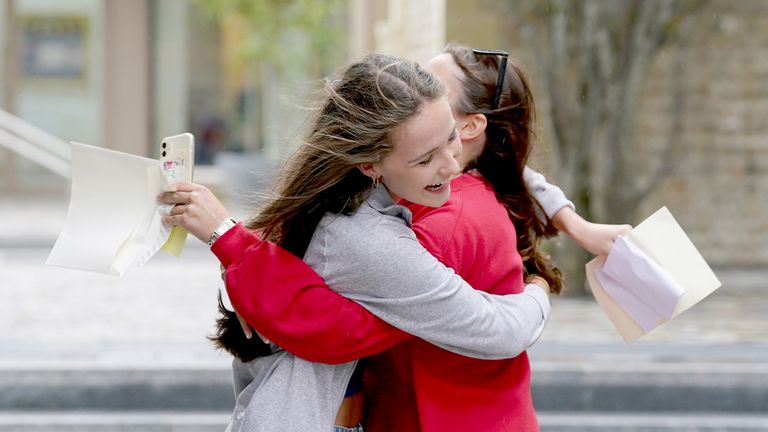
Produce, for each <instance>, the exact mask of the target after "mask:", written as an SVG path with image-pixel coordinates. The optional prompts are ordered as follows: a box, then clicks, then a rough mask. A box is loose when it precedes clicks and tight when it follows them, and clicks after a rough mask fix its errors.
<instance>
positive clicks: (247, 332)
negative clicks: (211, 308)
mask: <svg viewBox="0 0 768 432" xmlns="http://www.w3.org/2000/svg"><path fill="white" fill-rule="evenodd" d="M235 316H237V320H238V321H240V327H242V328H243V333H245V338H246V339H250V338H252V337H253V332H252V331H251V326H249V325H248V323H247V322H245V320H244V319H243V317H241V316H240V314H239V313H237V312H235Z"/></svg>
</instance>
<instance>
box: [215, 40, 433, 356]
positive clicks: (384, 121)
mask: <svg viewBox="0 0 768 432" xmlns="http://www.w3.org/2000/svg"><path fill="white" fill-rule="evenodd" d="M325 92H326V96H325V100H324V102H323V104H322V106H321V108H320V110H319V111H318V113H317V115H316V116H315V118H314V121H313V122H312V123H311V127H310V130H309V133H308V134H307V136H306V138H305V139H304V142H303V143H301V144H300V145H299V148H298V149H297V150H296V152H295V153H294V154H293V156H292V157H291V158H290V159H289V160H288V161H287V163H286V164H285V165H284V167H283V169H282V170H281V171H280V175H279V177H278V178H277V180H276V182H275V183H274V185H273V187H272V190H271V193H270V194H269V195H268V197H267V199H266V201H265V203H264V204H263V205H262V207H261V209H260V210H259V211H258V212H257V213H255V214H254V216H253V217H251V218H250V219H249V220H248V221H247V222H246V227H247V228H249V229H252V230H255V231H257V232H259V233H260V234H261V236H262V238H263V239H265V240H267V241H271V242H274V243H276V244H278V245H280V246H281V247H283V248H284V249H286V250H288V251H289V252H291V253H292V254H294V255H295V256H297V257H300V258H301V257H303V256H304V253H305V252H306V249H307V247H308V245H309V242H310V240H311V238H312V234H313V233H314V232H315V228H316V227H317V224H318V223H319V222H320V219H321V218H322V217H323V216H324V215H325V214H326V213H334V214H342V213H344V214H351V213H353V212H354V211H355V210H357V208H358V207H359V206H360V205H361V204H362V203H363V201H364V200H365V199H366V198H367V196H368V194H369V193H370V191H371V186H372V182H371V179H370V178H368V177H367V176H365V175H364V174H362V173H361V172H360V170H359V169H358V166H359V165H361V164H368V163H376V162H379V161H381V160H382V159H384V158H385V157H386V156H387V155H389V153H390V152H391V151H392V148H393V142H392V133H393V132H394V131H395V129H396V128H397V127H398V126H399V125H401V124H403V123H404V122H406V121H407V120H409V119H410V118H412V117H413V116H415V115H416V114H417V113H418V112H419V110H420V109H421V107H422V106H423V105H424V103H425V102H431V101H435V100H437V99H438V98H440V97H442V96H444V95H445V86H444V85H443V84H442V82H440V80H438V79H437V78H436V77H435V76H434V75H432V74H431V73H429V72H427V71H426V70H425V69H423V68H422V67H421V66H419V64H418V63H415V62H412V61H408V60H404V59H401V58H398V57H393V56H388V55H383V54H370V55H367V56H365V57H363V58H362V59H360V60H359V61H357V62H354V63H352V64H351V65H349V66H348V67H347V68H345V69H344V70H343V71H342V72H341V73H340V75H339V76H338V77H337V78H336V79H326V81H325ZM219 311H220V317H219V319H218V320H217V334H216V335H215V336H212V337H211V339H212V340H213V341H214V344H215V345H216V346H218V347H220V348H223V349H225V350H226V351H228V352H230V353H231V354H233V355H235V356H236V357H238V358H240V359H241V360H244V361H249V360H252V359H254V358H256V357H258V356H259V355H264V353H265V352H266V353H267V354H268V351H264V349H265V348H264V347H267V345H266V344H263V343H261V341H260V340H258V338H253V340H247V339H245V336H244V335H243V332H242V329H241V328H240V324H239V322H238V320H237V318H236V316H235V314H234V312H232V311H229V310H227V309H226V308H225V307H224V305H223V304H222V302H221V301H219ZM254 346H255V347H254Z"/></svg>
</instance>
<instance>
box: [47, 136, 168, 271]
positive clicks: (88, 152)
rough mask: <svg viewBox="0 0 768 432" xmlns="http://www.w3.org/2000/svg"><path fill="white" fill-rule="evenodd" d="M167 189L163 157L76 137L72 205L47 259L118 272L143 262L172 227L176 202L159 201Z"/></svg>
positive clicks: (160, 243) (69, 265) (94, 269)
mask: <svg viewBox="0 0 768 432" xmlns="http://www.w3.org/2000/svg"><path fill="white" fill-rule="evenodd" d="M166 190H170V186H169V184H168V181H167V180H166V178H165V176H164V175H163V174H162V172H161V170H160V162H159V161H158V160H156V159H149V158H145V157H141V156H135V155H131V154H128V153H123V152H119V151H115V150H109V149H105V148H101V147H94V146H89V145H86V144H80V143H72V184H71V195H70V202H69V209H68V211H67V217H66V221H65V222H64V227H63V229H62V231H61V233H60V234H59V237H58V239H57V240H56V243H55V244H54V246H53V249H52V250H51V253H50V255H49V256H48V260H47V261H46V264H49V265H56V266H62V267H70V268H76V269H81V270H88V271H93V272H97V273H106V274H112V275H118V276H119V275H123V274H125V273H126V272H127V271H129V270H132V269H136V268H139V267H141V266H142V265H143V264H145V263H146V262H147V261H148V260H149V259H150V258H151V257H152V256H153V255H154V254H155V253H156V252H157V251H158V250H160V248H161V247H162V246H163V245H164V244H166V241H167V240H168V238H169V235H170V232H171V226H169V225H166V224H164V223H163V222H162V216H163V215H164V214H167V212H168V211H169V210H170V205H163V204H159V203H158V202H157V195H158V194H159V193H160V192H162V191H166ZM182 244H183V243H182Z"/></svg>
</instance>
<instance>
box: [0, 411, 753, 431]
mask: <svg viewBox="0 0 768 432" xmlns="http://www.w3.org/2000/svg"><path fill="white" fill-rule="evenodd" d="M228 420H229V415H227V414H225V413H209V412H173V411H163V412H156V411H129V412H115V411H109V412H89V411H77V412H61V411H37V412H22V411H11V412H0V432H213V431H217V432H221V431H222V430H224V428H225V426H226V424H227V421H228ZM539 423H540V425H541V431H542V432H602V431H605V432H608V431H610V432H673V431H674V432H680V431H686V432H716V431H718V432H756V431H766V430H768V416H766V415H718V414H696V415H692V414H676V413H599V412H579V413H553V412H547V411H542V412H539Z"/></svg>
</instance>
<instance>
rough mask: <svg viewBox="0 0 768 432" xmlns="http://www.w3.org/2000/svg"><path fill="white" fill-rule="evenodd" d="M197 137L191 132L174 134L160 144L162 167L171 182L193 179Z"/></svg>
mask: <svg viewBox="0 0 768 432" xmlns="http://www.w3.org/2000/svg"><path fill="white" fill-rule="evenodd" d="M194 160H195V137H194V136H193V135H192V134H191V133H183V134H179V135H173V136H170V137H166V138H164V139H163V141H162V143H161V144H160V168H161V170H162V171H163V174H164V175H165V176H166V178H167V179H168V181H169V182H170V183H173V182H177V181H188V182H191V181H192V171H193V168H194Z"/></svg>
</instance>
